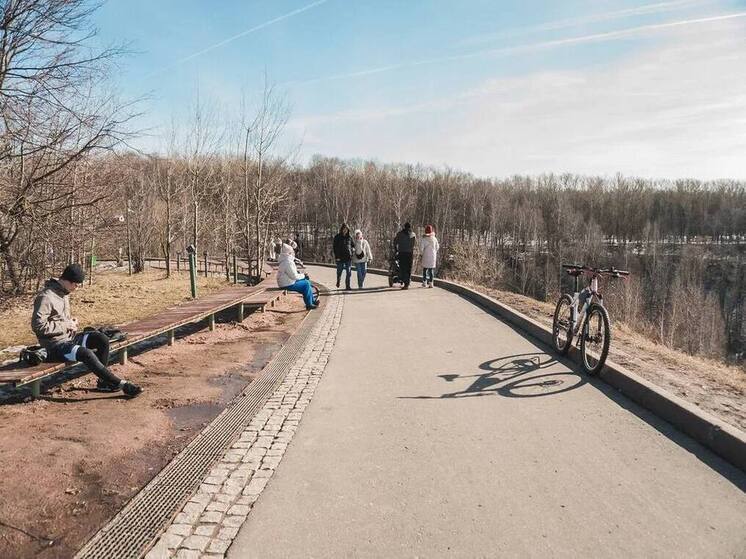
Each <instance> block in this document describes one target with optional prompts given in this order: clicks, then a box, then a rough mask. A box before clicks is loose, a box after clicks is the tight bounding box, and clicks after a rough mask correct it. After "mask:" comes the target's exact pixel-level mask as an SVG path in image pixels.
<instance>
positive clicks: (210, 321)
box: [208, 314, 215, 332]
mask: <svg viewBox="0 0 746 559" xmlns="http://www.w3.org/2000/svg"><path fill="white" fill-rule="evenodd" d="M208 324H209V325H210V332H212V331H213V330H215V315H214V314H211V315H210V316H209V318H208Z"/></svg>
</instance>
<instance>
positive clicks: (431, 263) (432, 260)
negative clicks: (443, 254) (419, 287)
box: [420, 234, 440, 268]
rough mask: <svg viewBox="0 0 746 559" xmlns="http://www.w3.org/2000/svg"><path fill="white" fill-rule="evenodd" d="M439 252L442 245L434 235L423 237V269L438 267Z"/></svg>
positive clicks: (421, 242) (421, 249)
mask: <svg viewBox="0 0 746 559" xmlns="http://www.w3.org/2000/svg"><path fill="white" fill-rule="evenodd" d="M438 250H440V243H439V242H438V239H437V237H436V236H435V235H434V234H433V235H425V236H424V237H422V240H421V241H420V254H422V257H421V259H420V262H421V263H422V267H423V268H435V267H437V265H438Z"/></svg>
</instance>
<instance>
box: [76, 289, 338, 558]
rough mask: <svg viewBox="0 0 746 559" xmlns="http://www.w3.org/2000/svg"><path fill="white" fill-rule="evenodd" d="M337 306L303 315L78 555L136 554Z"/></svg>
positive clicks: (168, 518)
mask: <svg viewBox="0 0 746 559" xmlns="http://www.w3.org/2000/svg"><path fill="white" fill-rule="evenodd" d="M335 306H336V304H333V303H332V302H331V301H329V303H328V304H327V305H325V307H324V311H323V313H310V314H309V315H307V316H306V318H305V320H304V321H303V322H302V323H301V325H300V326H299V327H298V330H297V331H296V332H295V334H293V336H292V337H291V338H290V339H289V340H288V341H287V343H286V344H285V345H284V346H283V347H282V348H281V349H280V351H279V352H278V353H277V355H276V356H275V358H274V359H272V361H270V363H269V364H268V365H267V366H266V367H265V368H264V369H263V371H262V373H261V374H260V375H259V377H258V378H257V379H255V380H254V381H253V382H252V383H251V384H249V385H248V386H247V387H246V389H245V390H244V391H243V392H242V393H241V394H239V395H238V396H237V397H236V398H235V399H234V400H233V401H232V402H231V403H230V404H229V405H228V407H227V408H226V409H225V410H223V412H222V413H221V414H220V415H219V416H218V417H216V418H215V419H214V420H213V421H212V422H211V423H210V424H209V425H208V426H207V427H205V428H204V429H203V430H202V431H201V432H200V433H199V434H198V435H197V436H196V437H195V438H194V439H193V440H192V441H191V442H190V443H189V444H188V445H187V446H186V447H185V448H184V450H182V451H181V452H180V453H179V454H178V455H177V456H176V457H175V458H174V459H173V460H172V461H171V462H170V463H169V464H168V465H167V466H166V467H165V468H164V469H163V470H162V471H161V472H160V473H159V474H158V475H157V476H156V477H155V478H153V479H152V480H151V482H150V483H149V484H148V485H146V486H145V487H144V488H143V489H142V491H140V492H139V493H138V494H137V495H135V496H134V497H133V498H132V500H131V501H130V502H129V503H127V505H126V506H125V507H124V508H123V509H122V510H121V511H120V512H119V513H118V514H117V515H116V516H115V517H114V518H112V519H111V521H110V522H109V523H108V524H107V525H106V526H104V527H103V528H102V529H101V530H100V531H99V532H98V533H96V534H95V535H94V536H93V538H91V540H90V541H89V542H88V543H87V544H86V545H85V546H84V547H83V549H81V550H80V551H79V552H78V554H77V555H76V556H75V557H76V559H94V558H103V559H111V558H112V557H116V558H118V559H125V558H132V559H136V558H137V557H140V556H141V555H142V553H143V552H144V551H145V550H146V547H147V546H148V544H150V543H151V542H152V541H153V540H154V539H155V538H156V537H157V536H159V535H160V533H161V532H162V531H163V529H164V528H165V527H166V525H167V524H168V523H169V522H170V521H171V519H172V518H173V517H174V515H175V514H176V513H177V512H178V511H180V510H181V508H182V506H183V505H184V503H185V501H186V500H187V499H188V498H189V497H190V496H191V495H192V494H193V493H194V491H195V490H196V489H197V487H198V486H199V484H200V483H201V481H202V479H203V478H204V477H205V474H206V473H207V472H208V471H209V470H210V468H211V467H212V466H213V465H214V464H215V463H216V462H217V461H218V460H219V459H220V458H221V457H222V456H223V454H224V453H225V451H226V450H227V449H228V448H229V447H230V445H231V444H232V443H233V441H234V440H235V439H236V438H238V436H239V435H240V434H241V433H242V432H243V431H244V430H245V429H246V427H247V426H248V424H249V422H250V421H251V419H252V418H253V417H254V415H255V414H256V413H257V412H258V411H259V410H260V409H261V408H262V406H263V405H264V402H265V401H266V400H267V399H268V398H269V396H271V395H272V393H273V392H274V391H275V390H276V388H277V387H278V386H279V385H280V384H281V383H282V381H283V379H284V378H285V376H286V375H287V373H288V371H289V369H290V367H291V365H292V364H293V363H294V362H295V360H296V358H297V357H298V355H299V354H300V352H301V351H302V350H303V347H304V345H305V342H306V340H307V339H308V337H309V336H310V334H311V332H312V331H313V330H314V328H315V326H316V325H317V324H318V323H319V321H320V319H321V317H322V316H324V315H326V314H327V313H328V312H333V308H332V307H335Z"/></svg>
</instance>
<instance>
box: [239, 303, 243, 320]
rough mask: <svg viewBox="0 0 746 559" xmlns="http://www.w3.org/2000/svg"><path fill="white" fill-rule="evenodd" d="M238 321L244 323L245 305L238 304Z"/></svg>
mask: <svg viewBox="0 0 746 559" xmlns="http://www.w3.org/2000/svg"><path fill="white" fill-rule="evenodd" d="M238 321H239V322H243V303H239V304H238Z"/></svg>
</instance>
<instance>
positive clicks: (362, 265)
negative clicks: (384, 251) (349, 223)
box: [352, 229, 373, 289]
mask: <svg viewBox="0 0 746 559" xmlns="http://www.w3.org/2000/svg"><path fill="white" fill-rule="evenodd" d="M354 249H355V250H354V253H353V255H352V263H353V264H354V265H355V271H356V272H357V288H358V289H362V288H363V283H364V282H365V274H366V273H367V272H368V264H370V262H371V261H372V260H373V252H372V251H371V250H370V243H369V242H368V239H366V238H365V237H363V232H362V231H361V230H360V229H356V230H355V246H354Z"/></svg>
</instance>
